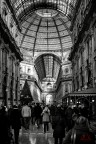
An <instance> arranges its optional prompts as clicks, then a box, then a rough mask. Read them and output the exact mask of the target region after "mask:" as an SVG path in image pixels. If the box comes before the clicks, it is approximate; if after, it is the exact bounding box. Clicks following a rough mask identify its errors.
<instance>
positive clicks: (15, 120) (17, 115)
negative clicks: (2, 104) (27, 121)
mask: <svg viewBox="0 0 96 144" xmlns="http://www.w3.org/2000/svg"><path fill="white" fill-rule="evenodd" d="M11 122H12V123H11V124H12V129H14V137H15V144H18V138H19V130H20V129H21V112H20V110H19V109H18V107H17V106H16V105H14V106H13V111H12V113H11Z"/></svg>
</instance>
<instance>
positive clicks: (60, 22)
mask: <svg viewBox="0 0 96 144" xmlns="http://www.w3.org/2000/svg"><path fill="white" fill-rule="evenodd" d="M10 2H11V6H12V7H13V9H14V12H15V15H16V18H17V20H18V21H19V23H20V25H21V28H22V32H21V45H20V50H21V52H22V53H23V56H24V58H25V59H26V60H27V59H29V57H30V60H32V59H33V61H34V58H35V59H36V58H37V60H36V61H35V66H36V69H37V72H38V75H39V78H40V80H43V79H44V78H46V77H48V76H49V77H53V78H55V79H57V77H58V73H59V66H60V64H59V63H58V62H57V59H55V57H54V56H52V55H48V53H53V54H55V55H57V56H58V57H59V58H60V59H63V58H64V59H66V58H65V57H68V55H69V52H70V49H71V46H72V39H71V33H70V24H71V19H70V18H71V17H70V16H71V14H72V11H73V9H74V6H75V3H76V0H10ZM45 8H46V9H50V11H51V10H55V11H57V13H56V15H54V16H52V17H43V15H41V16H40V15H39V14H38V12H37V11H39V10H41V9H43V10H42V12H44V10H45ZM44 53H47V55H48V56H45V55H43V56H41V57H40V58H39V59H38V56H39V55H42V54H44ZM30 60H29V61H30ZM38 60H39V61H38ZM37 61H38V62H37ZM46 65H47V66H46ZM57 67H58V68H57ZM56 70H58V71H56Z"/></svg>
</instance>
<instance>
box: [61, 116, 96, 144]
mask: <svg viewBox="0 0 96 144" xmlns="http://www.w3.org/2000/svg"><path fill="white" fill-rule="evenodd" d="M73 142H74V144H95V134H93V133H92V132H91V131H90V129H89V123H88V119H87V118H85V117H83V116H80V117H79V118H77V120H76V123H75V125H74V128H72V129H71V130H69V132H68V133H67V135H66V136H65V139H64V141H63V144H69V143H72V144H73Z"/></svg>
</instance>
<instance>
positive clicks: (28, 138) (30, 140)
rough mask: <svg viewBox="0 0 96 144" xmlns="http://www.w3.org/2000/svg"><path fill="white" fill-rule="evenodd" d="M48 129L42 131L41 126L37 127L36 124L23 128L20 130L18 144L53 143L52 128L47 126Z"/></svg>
mask: <svg viewBox="0 0 96 144" xmlns="http://www.w3.org/2000/svg"><path fill="white" fill-rule="evenodd" d="M49 127H50V128H49V131H48V132H47V133H45V134H44V133H43V126H42V125H41V126H40V128H39V129H38V128H37V127H36V126H32V125H31V126H30V129H29V130H25V129H24V128H22V129H21V131H20V137H19V144H54V139H53V134H52V128H51V126H49Z"/></svg>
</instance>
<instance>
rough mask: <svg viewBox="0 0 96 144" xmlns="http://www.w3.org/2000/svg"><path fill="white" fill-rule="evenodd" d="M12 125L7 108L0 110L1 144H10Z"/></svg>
mask: <svg viewBox="0 0 96 144" xmlns="http://www.w3.org/2000/svg"><path fill="white" fill-rule="evenodd" d="M9 130H10V124H9V119H8V115H7V112H6V110H5V107H4V106H2V107H1V108H0V144H10V137H9Z"/></svg>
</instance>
